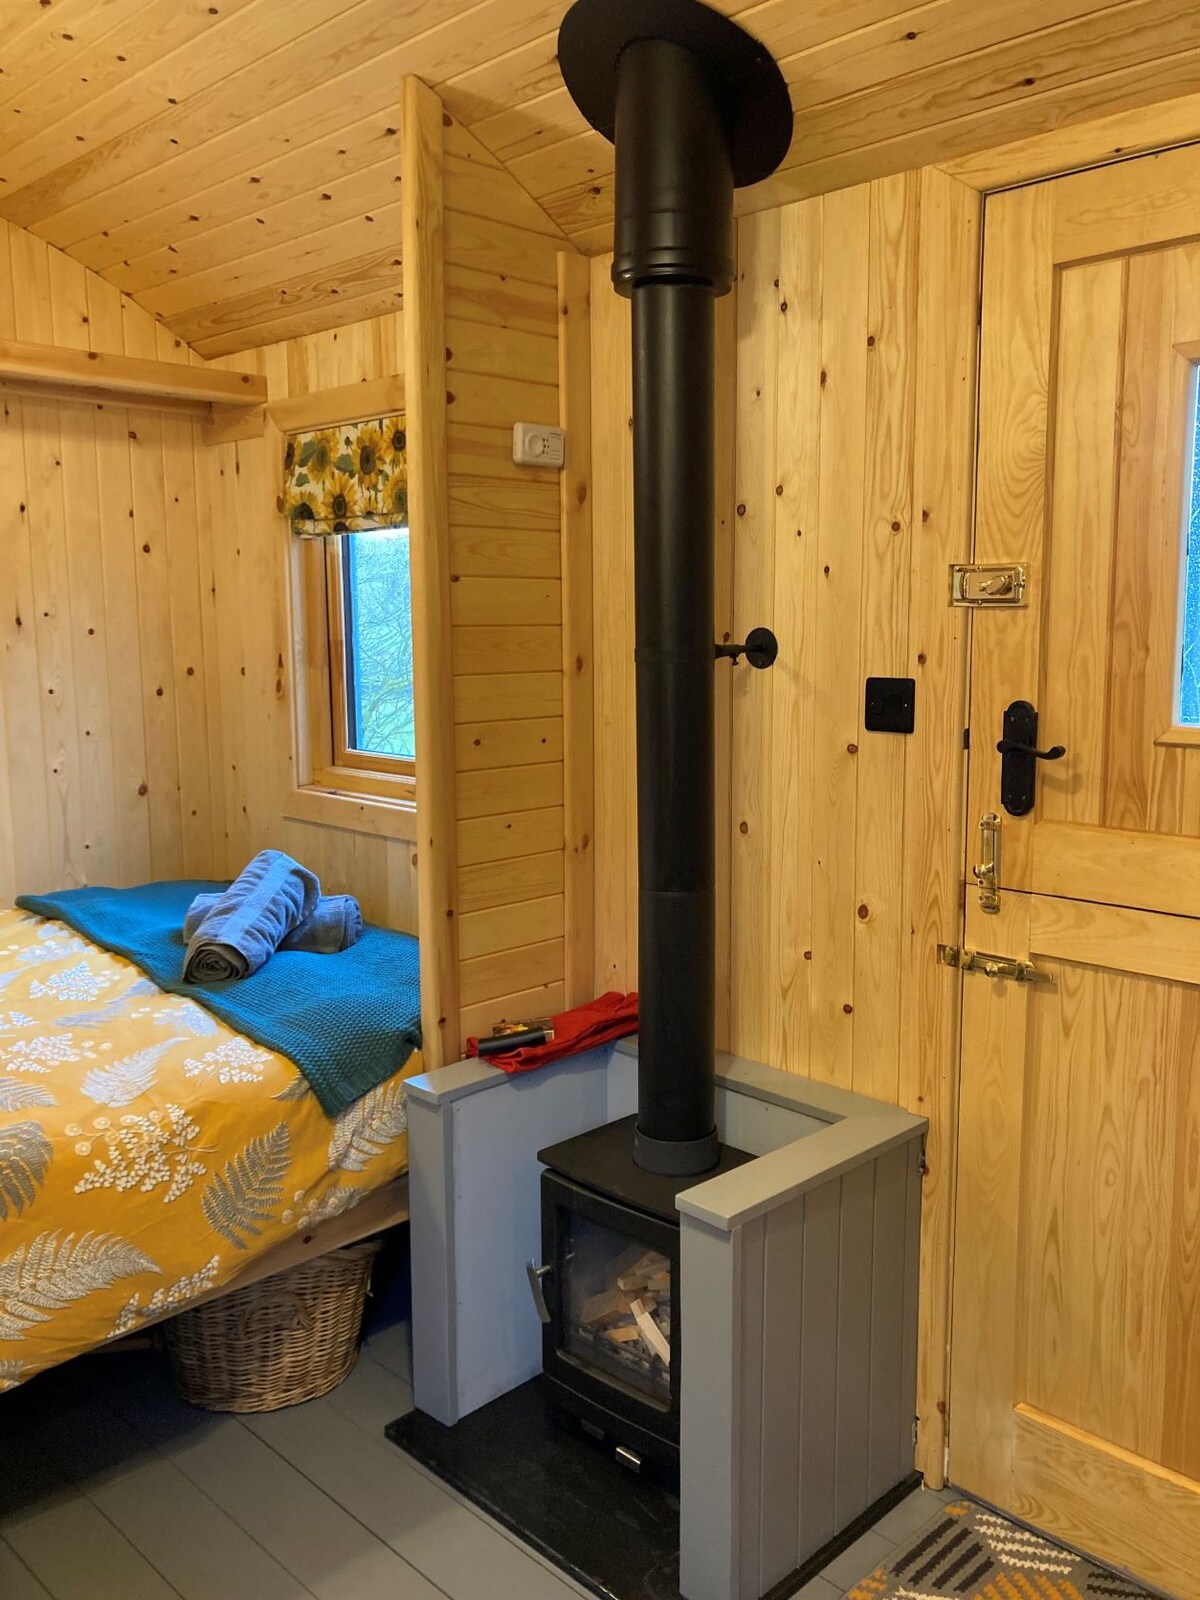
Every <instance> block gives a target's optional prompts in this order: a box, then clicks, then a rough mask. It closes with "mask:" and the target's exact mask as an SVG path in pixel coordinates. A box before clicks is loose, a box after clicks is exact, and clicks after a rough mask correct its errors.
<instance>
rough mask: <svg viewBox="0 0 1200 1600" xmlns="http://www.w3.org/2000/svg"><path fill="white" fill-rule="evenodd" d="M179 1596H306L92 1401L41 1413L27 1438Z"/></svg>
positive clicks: (275, 1599)
mask: <svg viewBox="0 0 1200 1600" xmlns="http://www.w3.org/2000/svg"><path fill="white" fill-rule="evenodd" d="M30 1444H31V1446H32V1448H34V1449H37V1450H39V1451H42V1452H44V1453H45V1455H46V1457H47V1458H48V1459H49V1460H50V1461H51V1462H53V1464H54V1465H55V1467H56V1468H57V1469H58V1470H59V1471H60V1472H62V1473H63V1475H64V1476H69V1477H70V1479H71V1480H72V1481H73V1482H74V1483H75V1485H76V1487H77V1488H78V1490H79V1492H80V1493H81V1494H86V1496H87V1497H88V1499H89V1500H90V1501H91V1502H92V1504H93V1505H94V1506H96V1507H97V1508H98V1510H99V1511H100V1512H101V1514H102V1515H103V1516H104V1517H106V1518H107V1519H108V1521H109V1522H110V1523H112V1525H113V1527H114V1528H116V1529H117V1530H118V1531H119V1532H120V1533H122V1534H124V1536H125V1538H126V1539H127V1540H128V1541H129V1543H130V1544H131V1545H133V1546H134V1548H135V1549H137V1550H138V1551H139V1552H140V1553H141V1555H143V1556H144V1557H145V1558H146V1560H147V1561H149V1563H150V1564H151V1566H153V1567H154V1568H155V1570H156V1571H157V1572H159V1573H161V1574H162V1576H163V1577H164V1578H165V1579H166V1580H167V1582H168V1583H169V1584H170V1585H171V1586H172V1588H173V1589H175V1590H176V1591H177V1592H178V1593H179V1594H180V1595H181V1596H182V1597H183V1600H240V1597H241V1596H243V1595H244V1596H246V1597H247V1600H251V1597H253V1600H312V1597H311V1594H310V1591H309V1590H308V1589H306V1588H305V1587H304V1586H303V1585H302V1584H300V1583H298V1582H297V1581H296V1579H295V1578H294V1577H292V1576H291V1574H289V1573H288V1572H286V1571H285V1570H284V1568H283V1567H281V1566H280V1565H279V1564H278V1563H277V1562H276V1561H274V1560H273V1559H272V1557H271V1556H270V1555H268V1553H267V1552H266V1551H265V1550H264V1549H263V1548H262V1546H261V1545H260V1544H258V1543H257V1542H256V1541H255V1540H254V1539H253V1538H251V1537H250V1536H249V1535H248V1534H247V1533H246V1532H245V1531H244V1530H243V1529H242V1528H241V1527H239V1526H238V1524H237V1523H236V1522H234V1521H233V1520H232V1519H231V1518H230V1517H228V1516H227V1515H226V1514H225V1513H224V1512H223V1511H222V1510H221V1509H220V1508H219V1507H218V1506H217V1505H216V1504H214V1502H213V1501H212V1500H211V1499H210V1498H209V1497H208V1496H207V1495H206V1494H204V1493H202V1492H201V1491H200V1490H199V1489H198V1488H197V1487H196V1485H195V1484H194V1483H192V1482H191V1481H190V1480H189V1479H188V1478H186V1477H185V1476H184V1474H183V1473H182V1472H180V1471H179V1470H178V1468H177V1467H176V1466H174V1465H173V1464H172V1463H171V1462H170V1461H169V1460H167V1459H166V1458H165V1457H164V1456H163V1455H161V1454H160V1453H159V1452H158V1451H157V1450H156V1449H154V1448H153V1447H152V1446H151V1445H149V1444H148V1443H147V1442H146V1441H145V1440H144V1439H142V1438H141V1437H140V1436H139V1435H138V1434H136V1433H135V1432H134V1431H133V1430H132V1429H131V1428H130V1427H129V1425H128V1424H127V1423H126V1422H125V1421H124V1419H123V1418H121V1417H120V1416H118V1415H117V1413H116V1412H115V1411H113V1410H111V1409H110V1408H109V1407H108V1406H107V1405H103V1404H101V1403H100V1402H99V1401H98V1400H91V1401H86V1400H85V1401H83V1402H82V1403H76V1404H71V1403H67V1404H66V1405H64V1406H58V1407H55V1408H53V1409H52V1410H51V1411H49V1412H48V1413H47V1415H46V1416H45V1417H44V1419H43V1421H42V1425H41V1427H40V1428H39V1429H37V1430H36V1431H35V1432H34V1434H33V1436H32V1439H31V1441H30Z"/></svg>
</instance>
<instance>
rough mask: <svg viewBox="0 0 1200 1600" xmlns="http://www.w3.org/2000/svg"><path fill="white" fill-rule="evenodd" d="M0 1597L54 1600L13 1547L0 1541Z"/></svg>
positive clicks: (17, 1599)
mask: <svg viewBox="0 0 1200 1600" xmlns="http://www.w3.org/2000/svg"><path fill="white" fill-rule="evenodd" d="M0 1595H3V1596H4V1600H52V1596H51V1594H50V1591H49V1589H47V1588H46V1586H45V1585H44V1584H41V1583H39V1582H38V1580H37V1579H36V1578H35V1577H34V1575H33V1573H32V1572H30V1570H29V1568H28V1567H27V1566H26V1565H25V1563H24V1562H23V1561H22V1560H21V1558H20V1556H19V1555H18V1554H17V1552H16V1551H15V1550H14V1549H13V1548H12V1546H11V1545H8V1544H5V1542H4V1540H3V1539H0Z"/></svg>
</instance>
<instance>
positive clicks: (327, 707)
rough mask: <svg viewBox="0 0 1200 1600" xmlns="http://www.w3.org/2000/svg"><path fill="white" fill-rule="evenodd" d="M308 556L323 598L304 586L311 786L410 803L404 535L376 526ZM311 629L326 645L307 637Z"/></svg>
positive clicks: (328, 542)
mask: <svg viewBox="0 0 1200 1600" xmlns="http://www.w3.org/2000/svg"><path fill="white" fill-rule="evenodd" d="M309 548H310V549H312V550H313V551H314V556H315V557H316V558H317V560H318V561H319V563H320V567H319V572H315V573H314V574H313V577H314V579H315V580H316V585H317V587H318V589H319V594H318V595H317V596H315V597H314V596H313V595H312V580H310V584H309V586H308V587H309V594H310V606H309V616H310V619H311V621H310V653H311V655H312V659H313V670H312V672H311V673H310V695H311V697H312V703H311V705H310V708H309V709H310V718H309V721H310V729H311V739H312V754H313V761H312V768H313V771H312V776H311V781H312V782H313V783H315V784H317V785H319V786H320V787H322V788H326V789H334V790H339V791H343V792H348V793H356V794H368V795H373V796H376V797H378V798H380V799H391V800H411V798H412V793H413V780H414V773H415V764H414V758H415V755H416V741H415V738H414V725H413V638H412V583H411V576H410V570H409V536H408V529H407V528H405V527H395V528H373V529H370V530H369V531H364V532H359V533H347V534H343V535H342V536H341V537H340V538H337V539H325V540H322V541H321V542H320V544H317V545H315V546H314V545H311V544H310V546H309ZM308 559H309V561H310V562H313V560H314V557H313V556H309V557H308ZM315 564H316V563H315V562H314V565H315ZM314 599H315V600H316V603H312V602H313V600H314ZM317 629H323V632H324V638H323V639H322V638H320V637H317V638H313V637H312V636H311V631H313V630H317ZM325 643H327V650H323V649H322V645H323V644H325ZM314 645H315V646H316V648H315V649H312V648H311V647H312V646H314ZM322 658H324V661H322ZM322 665H324V666H325V668H326V670H325V671H324V672H323V673H322V674H321V678H319V679H318V678H316V673H317V671H318V669H319V668H320V667H321V666H322ZM314 679H316V681H314ZM322 680H323V681H322Z"/></svg>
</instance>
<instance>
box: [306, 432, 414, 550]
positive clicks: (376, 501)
mask: <svg viewBox="0 0 1200 1600" xmlns="http://www.w3.org/2000/svg"><path fill="white" fill-rule="evenodd" d="M283 474H284V492H283V498H282V501H281V502H280V505H281V509H282V510H283V512H284V513H285V515H286V516H287V519H288V521H289V523H290V524H291V528H292V532H293V533H296V534H299V535H300V536H301V537H302V538H308V539H320V538H324V537H325V536H326V535H328V534H332V533H362V532H364V531H365V530H367V529H369V528H395V527H407V525H408V455H407V440H406V439H405V434H404V418H403V417H402V416H395V417H377V418H376V419H375V420H374V421H372V422H351V423H345V424H343V425H342V426H341V427H337V428H322V429H320V431H319V432H317V433H292V434H289V435H288V439H287V450H286V452H285V454H284V462H283Z"/></svg>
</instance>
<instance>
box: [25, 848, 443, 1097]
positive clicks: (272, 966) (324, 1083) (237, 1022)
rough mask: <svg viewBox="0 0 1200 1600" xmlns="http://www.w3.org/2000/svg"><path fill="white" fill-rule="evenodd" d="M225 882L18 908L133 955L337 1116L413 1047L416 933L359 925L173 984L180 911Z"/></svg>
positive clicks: (417, 1027) (84, 895)
mask: <svg viewBox="0 0 1200 1600" xmlns="http://www.w3.org/2000/svg"><path fill="white" fill-rule="evenodd" d="M224 888H225V884H223V883H212V882H209V881H207V880H200V879H191V880H187V881H184V882H177V883H147V884H143V885H141V887H140V888H136V889H106V888H101V887H96V888H87V889H63V890H60V891H59V892H58V893H56V894H44V895H33V894H27V895H21V896H20V897H19V898H18V900H17V904H18V906H20V907H21V909H22V910H23V911H32V912H35V913H36V914H37V915H38V916H40V917H51V918H53V919H54V920H56V921H58V922H65V923H67V924H68V925H69V926H70V927H72V928H74V929H75V931H76V933H81V934H83V936H84V937H85V938H87V939H91V940H92V941H93V942H94V943H95V944H98V945H101V946H103V948H104V949H106V950H111V951H113V952H114V954H116V955H119V956H124V957H125V958H126V959H127V960H129V961H132V962H133V963H134V965H135V966H138V967H140V968H141V969H142V971H143V972H144V973H145V974H146V975H147V977H149V978H152V979H153V980H154V982H155V983H156V984H157V985H158V986H159V988H160V989H164V990H166V992H167V993H168V994H181V995H187V996H188V997H189V998H190V999H192V1000H195V1001H197V1002H198V1004H200V1005H202V1006H205V1007H206V1008H207V1009H208V1010H209V1011H211V1012H212V1013H213V1015H214V1016H216V1017H220V1019H221V1021H222V1022H225V1023H228V1025H229V1026H230V1027H231V1028H235V1029H236V1030H237V1031H238V1033H244V1034H245V1035H246V1036H247V1037H248V1038H250V1039H253V1040H254V1041H255V1043H256V1044H261V1045H264V1046H265V1047H266V1048H267V1049H268V1050H275V1051H278V1052H279V1054H280V1055H285V1056H287V1057H288V1058H289V1059H290V1060H291V1061H293V1062H295V1064H296V1066H297V1067H298V1068H299V1069H300V1071H301V1072H302V1073H303V1074H304V1076H305V1077H306V1078H307V1079H308V1081H309V1083H310V1084H311V1085H312V1089H313V1093H314V1094H315V1095H316V1097H317V1099H318V1101H319V1102H320V1104H321V1106H322V1108H323V1109H324V1110H325V1111H326V1112H328V1114H329V1115H330V1116H336V1115H337V1113H338V1112H339V1111H344V1110H345V1109H346V1107H347V1106H348V1105H351V1104H352V1103H353V1102H354V1101H355V1100H357V1099H359V1098H360V1097H361V1096H362V1095H364V1094H366V1093H367V1091H368V1090H370V1089H374V1088H375V1087H376V1085H378V1084H380V1083H382V1082H383V1081H384V1079H385V1078H390V1077H391V1075H392V1074H393V1073H394V1072H397V1071H399V1069H400V1068H401V1067H402V1066H403V1065H404V1063H405V1061H407V1059H408V1057H409V1056H410V1055H411V1054H412V1052H413V1051H414V1050H415V1049H416V1048H417V1047H418V1046H419V1045H420V1043H421V991H420V981H419V976H418V967H417V941H416V940H415V939H414V938H413V937H412V936H411V934H407V933H393V932H391V931H390V930H389V929H387V928H377V927H374V926H372V924H371V923H366V924H364V927H363V933H362V937H361V939H359V941H358V943H357V944H354V945H351V947H350V948H349V950H340V951H338V952H337V954H336V955H313V954H310V953H309V952H307V951H303V950H277V951H276V952H275V954H274V955H273V956H272V957H271V959H270V961H268V962H267V964H266V966H265V967H262V968H260V969H259V971H257V972H255V973H253V974H252V975H251V976H250V977H248V978H240V979H237V980H236V981H231V982H227V983H203V984H200V983H184V981H183V961H184V954H185V951H186V945H185V944H184V938H183V919H184V915H185V913H186V912H187V908H188V906H189V905H190V904H191V903H192V900H193V899H194V898H195V896H196V895H198V894H211V893H214V892H216V891H219V890H221V889H224Z"/></svg>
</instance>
